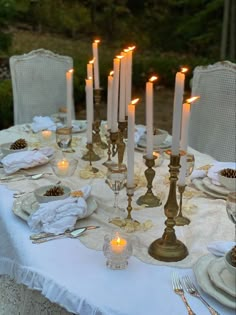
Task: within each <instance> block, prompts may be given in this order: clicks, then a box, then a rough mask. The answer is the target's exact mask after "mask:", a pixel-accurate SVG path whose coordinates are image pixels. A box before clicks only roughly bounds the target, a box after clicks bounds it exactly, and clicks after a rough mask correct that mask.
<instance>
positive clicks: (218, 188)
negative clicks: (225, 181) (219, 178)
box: [202, 177, 230, 195]
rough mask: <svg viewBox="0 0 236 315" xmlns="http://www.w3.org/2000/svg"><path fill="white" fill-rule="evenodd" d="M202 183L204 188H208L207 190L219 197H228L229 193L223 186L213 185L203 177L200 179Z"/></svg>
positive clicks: (208, 179) (207, 178)
mask: <svg viewBox="0 0 236 315" xmlns="http://www.w3.org/2000/svg"><path fill="white" fill-rule="evenodd" d="M202 182H203V185H204V186H205V187H206V188H208V189H210V190H212V191H214V192H216V193H219V194H221V195H228V194H229V192H230V191H229V190H228V189H227V188H225V187H223V186H217V185H214V184H213V183H212V181H211V180H210V178H209V177H204V178H203V179H202Z"/></svg>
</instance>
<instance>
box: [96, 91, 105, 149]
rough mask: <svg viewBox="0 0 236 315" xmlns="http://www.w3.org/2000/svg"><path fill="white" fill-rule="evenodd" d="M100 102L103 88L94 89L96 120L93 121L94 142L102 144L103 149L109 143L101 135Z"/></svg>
mask: <svg viewBox="0 0 236 315" xmlns="http://www.w3.org/2000/svg"><path fill="white" fill-rule="evenodd" d="M100 104H101V89H94V109H95V117H96V118H95V121H94V122H93V143H94V144H96V145H98V146H100V147H101V148H102V149H106V148H107V144H106V143H105V142H103V141H102V140H101V136H100V126H101V119H100Z"/></svg>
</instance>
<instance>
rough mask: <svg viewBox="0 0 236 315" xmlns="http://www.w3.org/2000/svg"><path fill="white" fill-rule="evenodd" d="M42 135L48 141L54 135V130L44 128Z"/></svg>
mask: <svg viewBox="0 0 236 315" xmlns="http://www.w3.org/2000/svg"><path fill="white" fill-rule="evenodd" d="M41 135H42V138H43V140H46V141H48V140H50V138H51V136H52V131H51V130H43V131H42V132H41Z"/></svg>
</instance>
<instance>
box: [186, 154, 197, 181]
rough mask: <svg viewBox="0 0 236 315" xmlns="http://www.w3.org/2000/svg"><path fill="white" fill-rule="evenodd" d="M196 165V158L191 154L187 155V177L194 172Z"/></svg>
mask: <svg viewBox="0 0 236 315" xmlns="http://www.w3.org/2000/svg"><path fill="white" fill-rule="evenodd" d="M194 165H195V157H194V155H193V154H191V153H187V169H186V175H185V176H186V177H189V176H190V175H191V174H192V172H193V170H194Z"/></svg>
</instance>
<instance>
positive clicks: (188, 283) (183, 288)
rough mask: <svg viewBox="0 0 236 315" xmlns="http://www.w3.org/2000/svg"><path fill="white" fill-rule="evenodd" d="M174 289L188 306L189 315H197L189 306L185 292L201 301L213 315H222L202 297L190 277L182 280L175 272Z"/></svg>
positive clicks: (173, 277) (184, 277)
mask: <svg viewBox="0 0 236 315" xmlns="http://www.w3.org/2000/svg"><path fill="white" fill-rule="evenodd" d="M172 287H173V290H174V292H175V293H176V294H178V295H179V296H180V297H181V299H182V301H183V302H184V305H185V306H186V308H187V311H188V315H196V313H194V311H193V310H192V309H191V307H190V305H189V304H188V302H187V299H186V297H185V292H187V293H188V294H190V295H192V296H194V297H197V298H198V299H200V301H202V303H203V304H204V305H205V306H206V307H207V308H208V310H209V312H210V314H211V315H220V313H218V312H217V311H216V310H215V309H214V308H213V307H212V306H210V305H209V304H208V303H207V301H206V300H205V299H204V298H203V297H202V296H201V295H200V293H199V291H198V290H197V288H196V286H195V285H194V283H193V281H192V280H191V279H190V277H189V276H183V277H182V279H180V277H179V276H178V275H177V273H176V272H173V274H172Z"/></svg>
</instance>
